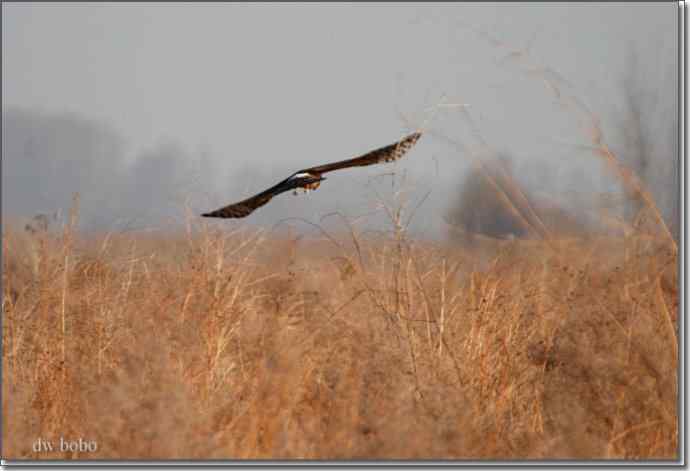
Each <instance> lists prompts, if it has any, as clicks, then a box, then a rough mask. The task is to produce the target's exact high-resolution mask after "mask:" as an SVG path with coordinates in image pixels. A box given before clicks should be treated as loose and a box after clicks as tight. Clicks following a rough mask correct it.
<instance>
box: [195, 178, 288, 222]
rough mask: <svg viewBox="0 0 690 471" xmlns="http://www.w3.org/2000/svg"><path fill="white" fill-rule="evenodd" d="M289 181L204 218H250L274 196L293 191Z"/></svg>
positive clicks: (208, 214) (224, 207) (206, 214)
mask: <svg viewBox="0 0 690 471" xmlns="http://www.w3.org/2000/svg"><path fill="white" fill-rule="evenodd" d="M288 181H289V179H287V180H283V181H282V182H280V183H278V184H277V185H274V186H272V187H271V188H269V189H267V190H264V191H262V192H261V193H259V194H256V195H254V196H251V197H249V198H247V199H245V200H242V201H238V202H237V203H233V204H229V205H227V206H223V207H222V208H220V209H216V210H215V211H211V212H210V213H204V214H202V216H203V217H207V218H243V217H246V216H249V215H250V214H251V213H252V212H253V211H254V210H255V209H257V208H260V207H261V206H263V205H265V204H266V203H268V202H269V201H271V198H273V197H274V196H276V195H279V194H281V193H283V192H284V191H288V190H290V189H292V188H291V187H290V185H288V184H287V183H288Z"/></svg>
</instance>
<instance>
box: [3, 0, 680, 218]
mask: <svg viewBox="0 0 690 471" xmlns="http://www.w3.org/2000/svg"><path fill="white" fill-rule="evenodd" d="M677 12H678V6H677V5H676V4H675V3H627V4H626V3H602V4H598V3H589V2H587V3H541V2H533V3H530V2H526V3H522V4H518V3H437V4H435V3H398V4H391V3H386V4H383V3H381V4H378V3H362V4H348V3H334V4H325V3H323V4H320V3H307V4H299V3H284V4H270V3H259V4H245V3H209V4H197V3H194V4H192V3H168V4H165V3H163V4H153V3H136V4H135V3H92V4H88V3H73V4H60V3H37V4H31V3H3V5H2V98H3V108H4V109H10V108H21V109H29V110H34V111H40V112H43V113H49V114H50V113H63V112H71V113H76V114H77V115H80V116H83V117H84V118H86V119H94V120H99V121H104V122H106V123H108V125H110V126H112V128H113V129H115V130H116V131H117V132H119V133H120V134H121V135H122V136H123V138H124V139H125V141H126V152H125V154H126V155H125V157H124V159H126V160H127V161H128V162H132V161H134V160H136V159H137V156H138V155H140V154H141V152H144V151H145V150H146V149H153V148H155V147H156V146H157V145H159V144H160V143H161V142H174V143H177V144H179V145H181V146H183V148H184V149H186V151H187V152H188V153H189V155H198V154H200V153H206V154H207V155H210V156H211V158H212V159H213V161H214V163H215V164H216V165H217V166H218V168H219V171H217V172H213V174H210V175H202V176H203V177H204V178H207V179H209V182H208V187H204V185H201V186H200V187H195V190H193V191H199V192H202V193H204V195H205V196H204V199H203V202H204V204H206V205H210V207H207V206H204V207H198V208H195V209H199V210H209V209H215V206H216V205H219V204H225V203H228V202H231V201H232V200H235V199H238V198H241V197H245V196H248V195H249V194H251V193H252V192H253V191H259V190H262V189H263V188H265V187H267V186H269V185H271V184H273V183H275V182H276V181H277V180H279V179H281V178H283V177H285V176H286V175H285V173H286V172H289V171H290V170H293V169H297V168H300V167H304V166H308V165H312V164H317V163H323V162H328V161H333V160H339V159H343V158H348V157H351V156H353V155H355V154H357V153H359V152H363V151H366V150H369V149H371V148H374V147H378V146H380V145H385V144H388V143H389V142H392V141H393V140H395V139H397V138H399V137H400V136H401V135H402V134H403V133H405V132H406V131H408V130H409V128H406V127H405V123H404V122H403V121H402V119H401V117H400V115H399V112H398V111H400V112H402V113H403V114H404V115H405V116H407V117H408V118H410V119H411V120H412V121H413V122H414V124H415V125H419V124H421V123H422V121H423V119H424V116H425V115H424V110H425V108H427V107H430V106H432V105H434V104H435V103H437V102H438V101H439V99H440V97H441V96H442V95H445V96H447V97H448V100H449V101H452V102H462V103H467V104H468V105H469V108H467V109H468V110H469V111H470V113H471V116H472V117H473V119H474V120H475V122H476V123H477V126H478V127H479V129H480V130H481V133H482V135H483V136H484V138H485V139H486V141H487V142H488V143H489V145H490V146H491V147H492V148H494V149H496V150H498V151H504V152H510V153H511V155H514V156H516V157H517V158H518V159H520V158H522V159H528V160H535V159H549V160H550V164H551V165H552V166H553V167H554V168H558V167H560V166H562V165H565V163H561V162H560V161H559V159H569V161H571V160H572V159H573V158H574V157H573V155H572V151H571V150H568V149H565V147H564V146H565V144H563V143H572V144H576V143H583V142H584V143H587V137H586V136H585V135H584V134H583V133H582V132H578V131H576V130H574V126H573V123H574V122H575V121H574V120H573V117H572V116H571V115H570V114H569V113H568V112H566V111H564V110H563V109H562V107H560V108H559V107H558V106H557V103H556V100H555V98H554V95H553V93H551V92H550V91H549V89H548V87H546V86H545V83H544V82H543V81H542V80H540V78H539V77H538V76H535V75H530V74H526V73H523V72H524V70H526V69H525V65H524V64H523V63H521V62H519V61H518V62H516V61H514V60H513V61H511V60H510V58H508V60H503V59H505V58H506V56H507V55H508V54H509V53H510V52H511V51H518V50H521V49H524V48H526V47H527V46H528V45H530V47H529V49H528V51H529V57H530V61H533V63H536V64H538V65H539V66H541V67H547V68H548V69H549V70H553V71H557V72H558V74H560V77H562V78H563V79H565V80H567V83H568V84H570V86H571V88H569V90H571V92H572V93H573V94H574V95H575V96H577V98H578V99H580V100H582V101H583V102H585V103H587V104H588V106H589V107H590V108H591V109H592V111H594V112H595V113H596V114H597V115H598V116H600V117H601V119H602V123H603V127H604V130H605V131H606V132H607V136H610V140H611V141H612V144H613V145H615V140H616V135H617V134H616V133H617V129H618V127H619V126H618V124H617V123H618V121H617V117H620V115H621V114H622V113H624V111H623V110H624V105H623V100H622V98H621V93H620V89H621V83H622V81H623V80H624V79H625V77H626V73H627V71H629V69H628V68H626V67H627V66H628V65H629V63H630V61H629V59H630V57H631V54H634V55H635V57H636V64H637V65H636V67H637V69H636V71H635V73H636V74H638V75H639V77H641V78H639V79H638V80H639V81H640V82H641V83H642V84H643V88H644V86H645V84H646V88H648V89H649V91H648V92H645V93H651V94H654V93H657V94H660V96H659V97H657V98H654V99H653V100H652V101H651V103H652V105H653V106H652V105H650V106H649V110H648V113H647V115H648V116H649V117H650V118H649V119H648V121H649V122H650V123H652V124H651V125H655V126H659V127H660V128H663V129H667V128H669V127H672V126H677V124H676V121H675V120H676V118H675V116H674V114H673V113H675V110H674V109H673V108H670V109H669V108H668V106H666V107H665V108H664V107H662V105H663V103H667V104H668V103H670V104H671V105H673V104H674V103H675V100H676V98H674V97H675V96H676V88H677V82H676V75H675V74H676V69H675V67H676V63H677V54H678V45H677ZM482 32H484V33H486V34H487V35H488V37H490V38H492V40H495V41H494V42H492V40H487V36H485V35H484V34H483V33H482ZM496 41H499V42H501V43H502V44H498V43H497V42H496ZM527 68H529V67H527ZM561 83H565V82H561ZM662 95H663V96H662ZM669 97H670V98H669ZM462 123H463V121H462V120H461V119H460V114H459V113H458V112H457V110H455V111H454V110H450V109H448V110H445V111H443V112H439V114H438V115H437V117H436V118H435V120H434V124H433V126H434V128H435V129H440V130H443V132H445V133H448V134H453V133H454V132H455V130H458V129H460V127H461V125H462ZM654 123H656V124H654ZM4 137H5V136H4ZM457 138H458V139H463V134H462V133H460V131H458V135H457ZM559 149H565V150H563V152H559ZM666 150H668V149H666ZM666 150H665V151H666ZM3 153H4V152H3ZM4 154H5V153H4ZM408 157H409V158H406V159H403V161H401V162H400V163H398V164H395V169H396V170H397V171H403V170H407V171H408V175H409V176H410V179H411V181H413V182H417V183H415V184H416V185H417V187H418V188H417V189H418V190H419V194H420V195H423V194H424V193H425V192H426V191H429V190H431V191H432V196H431V197H430V198H429V200H428V202H426V203H424V204H425V206H424V207H425V208H426V209H427V211H425V218H423V220H424V222H423V224H424V225H425V226H426V227H435V228H438V227H440V224H441V222H440V219H441V216H442V214H443V211H444V209H445V206H444V205H447V204H446V203H447V202H448V200H449V199H452V195H453V194H454V191H455V188H456V187H457V185H458V182H459V176H460V174H459V172H461V171H462V169H463V168H465V167H466V164H467V162H468V161H469V158H468V156H466V155H463V154H461V153H458V152H457V150H455V149H452V148H450V147H449V146H448V145H447V144H444V142H443V141H442V140H439V139H436V138H434V137H433V136H430V137H427V138H425V140H422V141H420V144H419V146H418V147H417V148H416V149H415V151H414V152H413V153H411V154H410V155H409V156H408ZM10 158H14V157H13V156H11V155H3V159H4V165H5V167H6V168H7V167H8V159H10ZM16 158H18V157H16ZM94 158H98V157H94ZM577 158H578V159H582V160H583V161H584V160H585V159H590V160H591V159H594V157H592V156H588V157H582V156H580V157H577ZM658 158H659V159H662V158H663V159H667V160H668V159H671V158H673V156H672V155H669V154H668V152H666V154H665V155H663V156H662V155H660V156H659V157H658ZM594 168H595V167H592V169H594ZM384 170H385V169H384ZM384 170H382V168H377V169H375V170H371V169H367V170H366V172H364V173H362V172H360V173H358V172H357V171H345V172H343V174H339V175H337V176H334V177H333V178H332V181H331V179H329V181H328V182H326V184H324V185H323V186H322V187H321V188H320V189H319V190H318V192H317V193H312V194H310V195H309V196H306V197H300V198H293V197H291V196H290V197H288V196H287V195H284V196H281V197H280V199H281V200H282V201H281V202H280V203H278V204H277V205H276V206H275V208H274V209H272V210H269V209H268V208H269V207H270V206H271V205H269V207H267V208H264V209H262V210H261V211H263V212H264V214H263V215H260V216H258V217H257V219H256V221H264V222H270V220H271V218H274V216H275V212H274V211H280V213H281V214H282V215H283V216H290V215H294V216H306V217H310V218H318V216H319V215H323V214H326V213H328V212H329V211H333V210H336V209H339V210H344V211H347V212H349V213H350V214H358V213H363V212H366V210H367V208H368V207H369V206H370V205H369V203H367V200H368V199H370V197H371V192H370V189H369V190H368V189H367V188H370V187H369V186H367V181H368V180H367V178H368V177H371V176H372V175H376V174H378V173H381V172H382V171H384ZM64 171H65V172H69V171H70V170H69V169H64ZM591 171H592V172H594V171H596V170H591ZM153 174H154V175H155V172H153ZM6 178H9V177H7V176H6V175H5V174H3V180H5V179H6ZM57 178H59V175H58V176H57ZM553 178H554V179H555V178H556V177H555V176H554V177H553ZM432 179H436V181H437V183H433V182H432ZM592 179H596V176H592ZM3 183H6V182H5V181H3ZM154 183H155V182H152V184H154ZM388 186H389V187H390V184H388ZM356 193H362V194H365V196H362V197H361V198H360V199H357V198H356V197H355V196H353V195H354V194H356ZM3 196H5V197H6V198H9V199H12V198H13V197H14V198H18V197H19V196H18V195H13V194H3ZM142 204H145V203H142ZM272 204H273V203H272ZM257 214H258V213H257Z"/></svg>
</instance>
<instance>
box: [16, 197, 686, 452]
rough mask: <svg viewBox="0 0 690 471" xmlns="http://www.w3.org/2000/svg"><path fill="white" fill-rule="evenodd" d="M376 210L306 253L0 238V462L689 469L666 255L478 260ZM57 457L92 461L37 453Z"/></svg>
mask: <svg viewBox="0 0 690 471" xmlns="http://www.w3.org/2000/svg"><path fill="white" fill-rule="evenodd" d="M385 210H386V212H387V214H388V217H389V218H390V220H391V222H392V224H391V227H392V229H391V231H390V232H388V233H377V234H368V235H365V234H364V233H361V232H360V231H359V230H358V228H357V227H356V225H351V224H349V223H348V221H344V224H343V228H344V229H343V230H342V231H340V232H339V233H326V232H325V231H322V232H318V233H317V235H315V236H311V237H301V238H299V237H294V236H289V235H288V236H285V235H276V234H268V233H264V232H260V231H250V230H246V229H243V228H242V226H236V225H231V227H236V228H237V229H231V230H223V229H219V228H218V227H217V226H211V225H207V224H206V223H203V222H196V221H191V220H190V224H189V226H188V231H187V232H184V231H182V232H179V233H168V234H165V233H153V234H144V233H140V234H134V233H131V234H119V235H117V234H101V235H90V236H85V235H80V234H78V233H77V232H76V231H75V229H74V227H75V225H74V219H73V220H72V223H70V224H67V225H66V226H65V227H64V230H62V231H61V232H51V231H42V232H37V233H33V234H29V233H27V232H26V231H22V230H20V229H19V228H14V227H9V226H8V227H5V228H4V233H3V254H4V257H3V294H4V296H3V311H4V319H3V321H4V322H3V341H4V349H3V371H4V375H3V384H2V387H3V403H2V406H3V437H4V440H3V450H2V453H3V456H4V457H5V458H8V459H56V458H64V459H78V458H81V459H92V458H109V459H120V458H129V459H168V458H178V459H204V458H224V459H241V458H271V459H292V458H320V459H326V458H328V459H350V458H360V459H364V458H419V459H421V458H425V459H431V458H435V459H463V458H475V459H522V458H626V459H643V458H662V459H671V458H677V457H678V422H677V406H676V404H677V400H678V394H677V391H678V381H677V365H678V330H677V329H678V319H677V312H678V302H679V297H678V278H677V267H678V258H677V252H676V250H675V247H674V246H673V244H672V243H671V242H670V241H669V239H667V238H665V237H663V235H661V236H659V237H653V236H650V235H647V234H643V233H632V234H631V233H628V234H627V235H626V236H624V237H604V236H597V237H591V236H589V237H585V236H583V237H579V238H578V237H570V238H556V237H552V238H550V239H549V241H548V242H547V241H544V240H519V239H517V240H508V241H506V240H496V239H491V238H488V237H487V238H484V239H482V240H480V241H479V242H478V243H475V244H473V245H472V246H471V247H469V248H468V247H465V246H463V245H460V244H458V243H432V242H420V241H415V240H412V239H410V238H409V237H408V236H407V234H406V231H405V224H404V222H403V221H404V219H405V218H404V217H403V213H402V212H401V208H395V207H393V206H386V207H385ZM73 217H76V215H73ZM554 249H555V250H554ZM60 437H62V438H63V439H65V440H77V439H78V438H82V439H83V440H85V441H92V442H95V443H97V446H98V449H97V451H95V452H83V453H80V452H61V451H60V450H54V451H53V452H45V451H41V452H36V451H34V450H33V445H34V443H35V442H36V440H37V439H39V438H41V439H43V440H49V441H52V442H53V443H54V444H58V443H59V440H60Z"/></svg>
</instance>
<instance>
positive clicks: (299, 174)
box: [290, 172, 313, 180]
mask: <svg viewBox="0 0 690 471" xmlns="http://www.w3.org/2000/svg"><path fill="white" fill-rule="evenodd" d="M311 176H313V175H312V174H311V173H306V172H303V173H296V174H294V175H293V176H291V177H290V180H294V179H296V178H308V177H311Z"/></svg>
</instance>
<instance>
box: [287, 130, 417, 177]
mask: <svg viewBox="0 0 690 471" xmlns="http://www.w3.org/2000/svg"><path fill="white" fill-rule="evenodd" d="M421 136H422V133H421V132H415V133H413V134H410V135H409V136H407V137H405V138H403V139H402V140H400V141H398V142H396V143H394V144H390V145H387V146H385V147H381V148H379V149H376V150H372V151H371V152H367V153H366V154H364V155H361V156H359V157H355V158H354V159H348V160H341V161H340V162H334V163H332V164H326V165H319V166H317V167H311V168H307V169H304V170H300V171H301V172H310V173H314V174H318V175H320V174H322V173H327V172H332V171H334V170H340V169H343V168H350V167H364V166H366V165H374V164H378V163H383V162H392V161H393V160H398V159H399V158H400V157H402V156H403V155H405V153H406V152H407V151H408V150H410V148H412V146H414V145H415V143H416V142H417V141H418V140H419V138H420V137H421Z"/></svg>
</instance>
